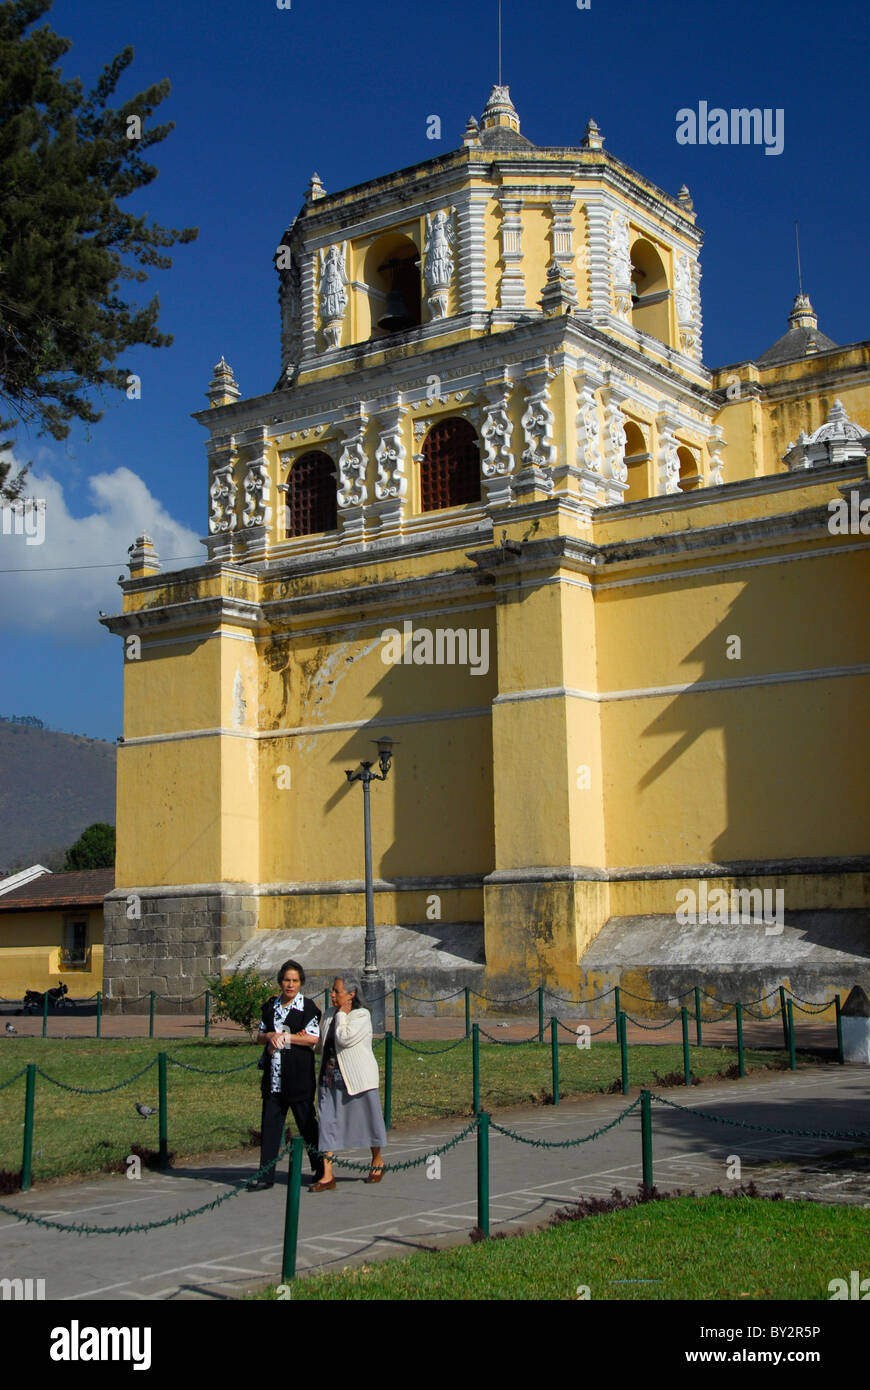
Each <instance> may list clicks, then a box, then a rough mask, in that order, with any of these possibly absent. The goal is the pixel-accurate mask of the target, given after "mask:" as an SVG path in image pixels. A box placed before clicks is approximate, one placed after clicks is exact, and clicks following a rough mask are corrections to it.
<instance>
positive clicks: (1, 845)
mask: <svg viewBox="0 0 870 1390" xmlns="http://www.w3.org/2000/svg"><path fill="white" fill-rule="evenodd" d="M116 752H117V749H116V746H115V744H114V743H104V742H103V741H102V740H101V739H95V738H81V737H79V735H77V734H60V733H56V732H55V731H54V730H52V729H38V728H34V727H32V726H30V725H28V724H18V723H12V722H10V721H7V720H2V721H0V873H12V872H14V871H15V870H16V869H19V868H25V867H27V866H28V865H30V864H34V863H42V864H45V866H46V868H48V869H53V868H60V867H61V864H62V862H63V852H64V851H66V850H67V849H68V848H69V846H70V845H71V844H73V842H74V841H75V840H77V839H78V837H79V835H81V833H82V831H83V830H86V829H87V828H88V826H89V825H93V824H94V822H95V821H106V822H108V823H109V824H110V825H114V823H115V755H116ZM58 857H60V862H59V863H58V862H56V861H57V859H58ZM50 861H55V862H50Z"/></svg>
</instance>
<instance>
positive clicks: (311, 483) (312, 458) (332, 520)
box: [287, 450, 338, 536]
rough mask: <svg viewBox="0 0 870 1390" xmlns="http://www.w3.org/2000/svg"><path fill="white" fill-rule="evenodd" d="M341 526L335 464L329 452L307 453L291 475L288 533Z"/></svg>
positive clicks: (288, 493)
mask: <svg viewBox="0 0 870 1390" xmlns="http://www.w3.org/2000/svg"><path fill="white" fill-rule="evenodd" d="M337 525H338V516H337V504H336V498H335V464H334V463H333V461H332V459H331V458H330V457H329V455H328V454H324V453H322V452H321V451H320V450H315V451H314V452H312V453H310V454H303V455H302V457H301V458H300V459H297V460H296V462H295V463H294V465H293V467H292V468H291V469H290V473H289V476H288V478H287V535H288V536H310V535H312V533H313V532H315V531H334V530H335V528H336V527H337Z"/></svg>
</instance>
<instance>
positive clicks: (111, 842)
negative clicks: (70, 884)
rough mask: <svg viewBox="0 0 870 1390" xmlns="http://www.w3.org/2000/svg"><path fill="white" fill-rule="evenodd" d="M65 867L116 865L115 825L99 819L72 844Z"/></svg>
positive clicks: (97, 867)
mask: <svg viewBox="0 0 870 1390" xmlns="http://www.w3.org/2000/svg"><path fill="white" fill-rule="evenodd" d="M63 867H64V869H113V868H114V867H115V827H114V826H113V825H106V823H105V822H104V821H97V823H96V824H95V825H89V826H88V828H87V830H85V831H83V833H82V834H81V835H80V836H79V838H78V839H77V840H76V842H75V844H74V845H70V847H69V849H68V850H67V852H66V860H65V861H64V866H63Z"/></svg>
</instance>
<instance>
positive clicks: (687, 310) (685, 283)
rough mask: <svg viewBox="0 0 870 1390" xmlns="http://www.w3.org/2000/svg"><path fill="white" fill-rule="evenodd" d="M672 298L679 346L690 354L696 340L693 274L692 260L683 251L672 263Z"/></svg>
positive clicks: (692, 351)
mask: <svg viewBox="0 0 870 1390" xmlns="http://www.w3.org/2000/svg"><path fill="white" fill-rule="evenodd" d="M674 300H675V303H676V309H677V323H678V326H679V332H680V348H681V349H682V351H683V352H685V353H687V354H688V355H690V356H692V355H694V352H695V345H696V342H697V325H696V322H695V293H694V274H693V264H692V261H691V260H690V259H689V257H688V256H687V255H686V253H685V252H684V251H680V252H678V253H677V256H676V260H675V264H674Z"/></svg>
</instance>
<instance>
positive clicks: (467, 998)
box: [465, 985, 471, 1038]
mask: <svg viewBox="0 0 870 1390" xmlns="http://www.w3.org/2000/svg"><path fill="white" fill-rule="evenodd" d="M465 1036H466V1037H467V1038H470V1037H471V990H470V989H469V987H468V985H466V986H465Z"/></svg>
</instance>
